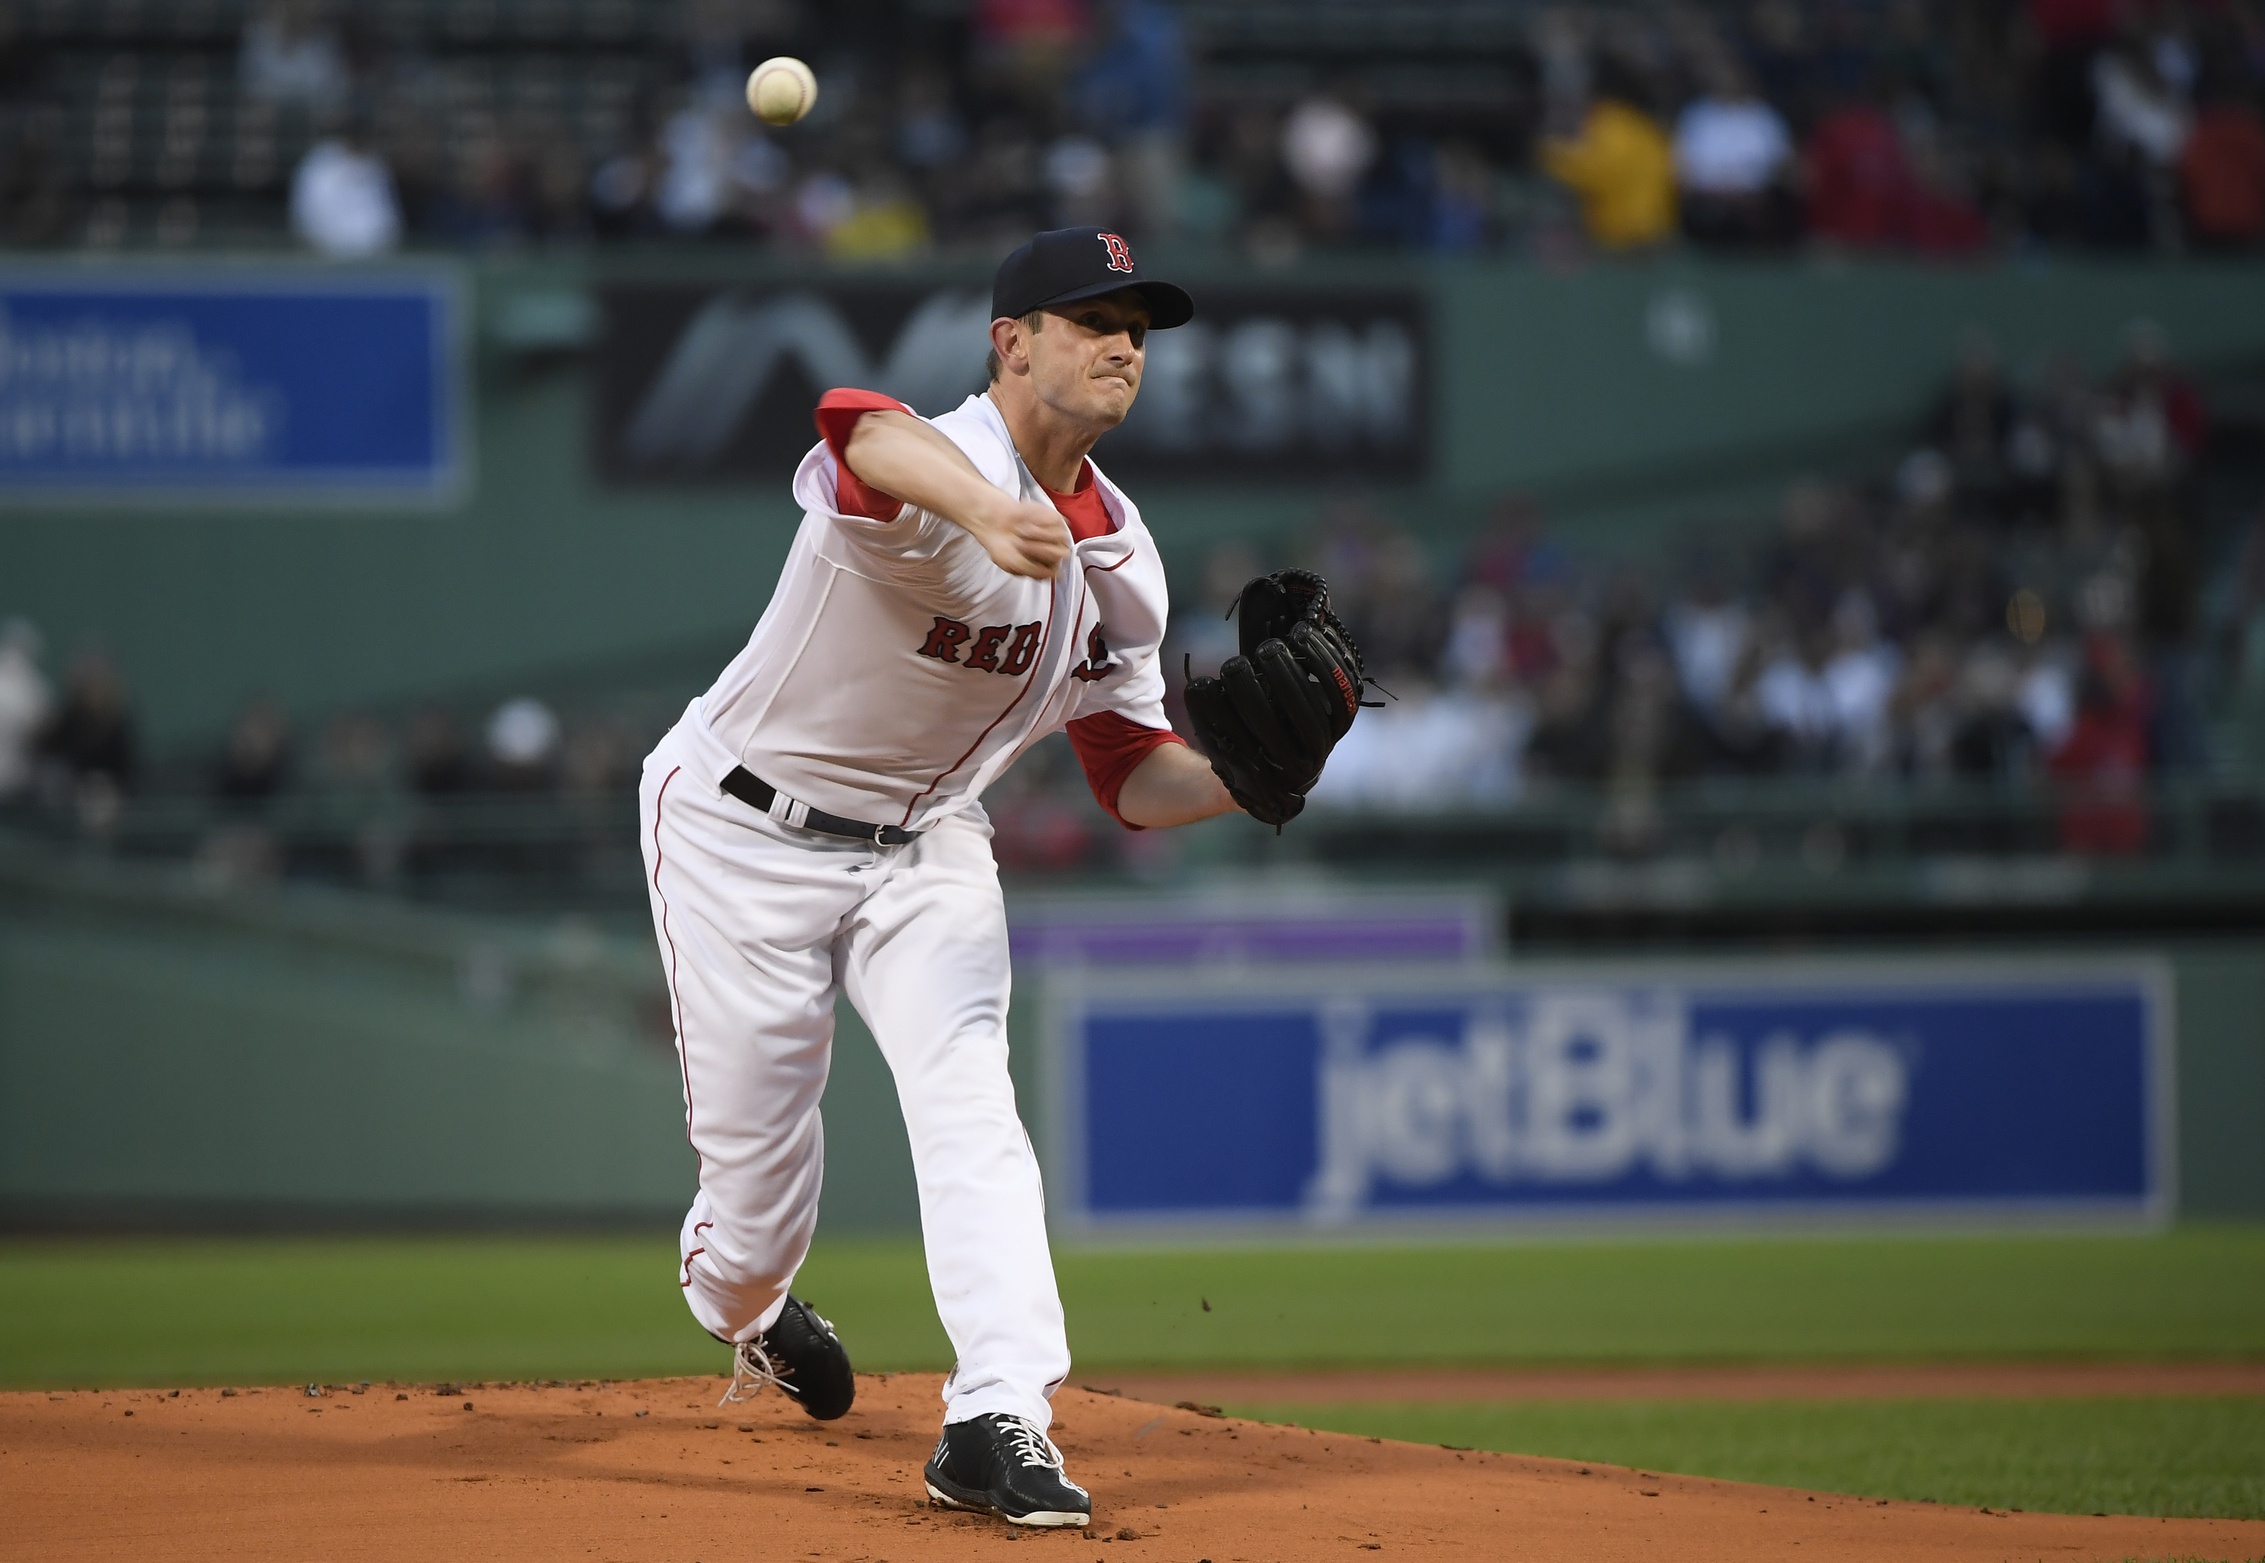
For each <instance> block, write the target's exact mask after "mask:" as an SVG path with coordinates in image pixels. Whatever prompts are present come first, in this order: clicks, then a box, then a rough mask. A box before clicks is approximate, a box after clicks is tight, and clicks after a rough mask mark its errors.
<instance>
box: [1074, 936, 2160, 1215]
mask: <svg viewBox="0 0 2265 1563" xmlns="http://www.w3.org/2000/svg"><path fill="white" fill-rule="evenodd" d="M2169 994H2170V985H2169V978H2168V976H2167V974H2166V973H2165V972H2164V971H2163V970H2161V969H2160V968H2158V967H2157V966H2156V965H2154V964H2152V963H2149V962H2146V961H2129V962H2123V963H2120V964H2119V963H2114V962H2110V963H2105V964H2103V963H2097V962H2087V963H2086V964H2085V965H2084V966H2083V967H2082V968H2081V969H2078V968H2073V967H2069V966H2064V965H2051V964H2040V963H2037V962H1992V963H1988V964H1981V963H1977V964H1975V965H1973V966H1959V965H1956V964H1946V963H1943V962H1929V963H1925V964H1916V963H1914V964H1910V965H1889V964H1872V965H1865V966H1861V967H1856V966H1847V967H1838V968H1832V969H1823V968H1816V967H1805V966H1778V967H1766V966H1741V967H1736V968H1732V967H1726V966H1725V967H1713V968H1706V969H1672V970H1671V969H1663V968H1657V967H1653V968H1618V969H1613V970H1610V971H1605V970H1600V969H1598V968H1594V967H1591V968H1584V969H1580V970H1572V969H1559V970H1542V969H1535V968H1517V969H1511V968H1502V967H1495V968H1482V969H1479V970H1478V971H1476V972H1474V970H1473V969H1472V968H1469V967H1463V968H1456V969H1447V970H1441V969H1437V968H1434V969H1432V970H1429V971H1415V970H1411V969H1407V968H1402V969H1400V970H1398V971H1392V970H1386V969H1379V970H1376V971H1374V972H1372V973H1370V974H1369V975H1367V976H1366V977H1364V978H1361V979H1357V980H1352V981H1343V980H1340V979H1338V978H1337V977H1335V976H1333V977H1332V979H1331V983H1330V985H1329V987H1328V988H1327V989H1326V990H1323V991H1317V989H1316V985H1315V983H1314V981H1313V977H1312V973H1311V971H1310V969H1309V970H1308V971H1306V972H1304V973H1297V972H1291V971H1287V970H1282V969H1273V970H1248V971H1245V972H1243V973H1240V974H1235V975H1231V976H1229V975H1220V976H1210V977H1206V976H1203V975H1200V974H1199V975H1194V976H1190V975H1189V974H1186V973H1179V974H1176V975H1175V978H1174V980H1173V981H1172V982H1170V983H1160V982H1157V981H1154V980H1152V979H1151V980H1146V981H1143V980H1141V979H1140V978H1139V977H1137V976H1134V975H1133V974H1129V973H1128V974H1124V975H1122V976H1106V975H1105V976H1101V977H1098V978H1092V979H1088V980H1082V981H1078V980H1069V981H1064V982H1061V983H1059V984H1057V986H1056V988H1055V990H1054V993H1053V1011H1054V1013H1053V1024H1052V1026H1051V1028H1050V1030H1051V1052H1050V1055H1049V1059H1048V1064H1049V1070H1050V1079H1049V1085H1050V1090H1051V1094H1052V1097H1053V1107H1054V1111H1053V1113H1052V1115H1051V1118H1050V1124H1051V1126H1052V1129H1053V1135H1052V1144H1051V1146H1050V1151H1051V1158H1052V1163H1053V1167H1052V1172H1051V1174H1050V1178H1049V1186H1050V1188H1051V1189H1052V1190H1053V1198H1054V1201H1055V1204H1056V1206H1057V1208H1058V1210H1059V1211H1060V1214H1061V1216H1062V1218H1063V1219H1064V1221H1065V1224H1067V1225H1069V1226H1071V1227H1083V1228H1088V1229H1107V1228H1133V1229H1143V1230H1149V1229H1157V1228H1175V1227H1190V1226H1219V1225H1222V1224H1225V1225H1246V1226H1260V1227H1264V1226H1316V1225H1318V1226H1324V1227H1327V1226H1342V1225H1347V1224H1352V1225H1362V1226H1377V1227H1383V1226H1391V1225H1394V1224H1411V1223H1426V1224H1437V1223H1442V1222H1463V1223H1467V1222H1472V1221H1478V1222H1487V1221H1496V1222H1500V1221H1516V1220H1523V1219H1532V1218H1547V1217H1552V1216H1559V1217H1574V1216H1584V1215H1633V1216H1639V1217H1646V1218H1661V1219H1682V1218H1707V1217H1722V1216H1745V1217H1764V1218H1767V1217H1770V1216H1773V1215H1774V1216H1779V1217H1802V1216H1806V1217H1811V1218H1813V1217H1816V1216H1819V1215H1823V1216H1827V1217H1830V1216H1833V1215H1837V1214H1846V1215H1849V1216H1863V1215H1865V1214H1877V1215H1894V1214H1907V1215H1924V1214H1928V1213H1936V1214H1942V1215H1946V1216H1947V1215H1956V1214H1960V1213H1965V1214H1976V1215H1979V1214H2018V1213H2022V1212H2033V1213H2038V1214H2050V1213H2055V1212H2059V1213H2064V1214H2098V1215H2107V1216H2125V1217H2135V1218H2141V1219H2164V1218H2167V1217H2168V1215H2169V1213H2170V1210H2171V1207H2172V1201H2173V1189H2172V1186H2171V1181H2172V1180H2171V1172H2170V1169H2171V1167H2172V1165H2173V1163H2172V1159H2171V1158H2172V1143H2171V1140H2172V1127H2171V1122H2172V1120H2171V1106H2172V1096H2171V1070H2172V1059H2171V1056H2170V1046H2171V1044H2170V1036H2171V1030H2170V1013H2169V1011H2170V998H2169Z"/></svg>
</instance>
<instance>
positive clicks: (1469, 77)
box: [0, 0, 2265, 261]
mask: <svg viewBox="0 0 2265 1563" xmlns="http://www.w3.org/2000/svg"><path fill="white" fill-rule="evenodd" d="M163 9H164V8H156V10H153V11H151V12H150V13H148V15H147V16H146V17H144V13H143V12H141V11H139V10H135V11H133V13H132V15H133V17H139V18H143V20H141V21H140V22H139V23H137V24H135V25H139V26H142V27H143V28H144V29H145V31H146V33H147V36H146V37H143V38H141V39H140V40H139V44H140V45H141V46H138V47H137V39H136V37H135V36H134V31H133V26H131V25H124V24H118V25H113V24H114V23H115V22H116V15H114V14H113V13H116V14H117V15H123V14H125V12H124V10H122V9H121V8H119V7H117V6H115V5H112V4H110V3H109V0H0V98H4V100H5V101H6V103H7V104H8V110H7V117H8V121H9V124H8V129H9V131H10V135H9V149H8V153H7V157H6V160H5V161H6V166H5V167H4V168H0V203H4V205H5V212H4V226H5V230H6V231H7V233H9V234H10V235H11V236H12V237H13V238H14V240H15V241H16V242H48V243H85V242H92V243H119V242H134V241H135V240H136V239H147V240H150V241H153V242H157V243H161V244H163V243H191V242H198V240H199V237H200V235H203V236H205V237H208V238H209V237H211V236H212V235H214V234H215V233H218V232H222V231H227V232H231V233H234V234H236V235H237V236H239V237H240V236H241V235H242V232H243V231H244V230H243V229H242V227H241V222H242V221H243V220H244V218H245V214H246V213H249V214H250V220H251V221H252V223H253V226H254V227H256V226H257V223H258V221H259V220H261V219H260V214H261V213H262V212H266V213H268V214H269V216H270V218H271V219H272V220H273V222H274V225H275V227H276V228H278V229H280V228H281V225H282V218H283V216H284V214H285V213H286V212H287V213H288V221H289V225H290V228H291V229H292V230H293V231H295V232H296V233H297V234H298V235H299V236H300V237H301V239H303V240H304V242H305V243H307V244H308V245H311V246H312V247H314V248H315V249H318V250H321V251H323V252H326V253H332V254H342V255H366V254H373V253H378V252H382V251H385V250H389V249H392V248H395V247H396V246H399V245H401V244H404V243H438V244H448V245H499V244H500V245H509V244H527V243H553V242H580V241H585V240H589V239H593V238H612V237H650V238H669V237H699V236H716V237H728V238H732V239H736V240H740V241H743V242H744V241H757V242H763V243H768V244H774V245H777V246H781V247H786V248H789V249H795V250H804V251H812V252H820V253H825V254H830V255H833V256H836V257H842V258H870V257H886V256H896V255H904V254H908V253H912V252H916V251H919V250H922V249H924V248H927V247H929V246H932V245H939V244H941V245H947V246H960V247H969V248H976V249H991V250H995V249H999V248H1002V247H1004V246H1006V245H1008V244H1011V243H1013V242H1015V241H1016V240H1017V239H1019V238H1020V237H1021V236H1023V235H1026V234H1027V233H1028V232H1029V231H1031V230H1032V229H1033V228H1037V227H1042V226H1052V225H1056V224H1062V223H1070V222H1098V223H1104V224H1110V225H1114V226H1117V227H1119V228H1121V229H1122V230H1124V231H1125V232H1127V233H1129V234H1132V235H1133V236H1135V237H1136V238H1140V239H1151V238H1188V239H1194V240H1206V241H1212V242H1218V243H1229V244H1234V245H1238V246H1240V247H1241V248H1243V249H1244V250H1245V251H1246V252H1247V253H1249V254H1251V255H1252V256H1254V257H1255V258H1257V259H1260V260H1262V261H1264V260H1282V259H1288V258H1290V257H1292V256H1294V255H1295V254H1297V253H1298V252H1300V251H1301V250H1303V249H1307V248H1311V247H1337V246H1346V245H1366V246H1371V247H1393V248H1403V249H1416V250H1431V251H1446V252H1471V251H1497V250H1512V251H1525V252H1533V253H1538V254H1540V255H1541V256H1543V257H1544V258H1552V259H1562V258H1567V257H1568V256H1570V255H1572V254H1576V253H1578V252H1580V251H1581V250H1584V249H1586V248H1590V247H1600V248H1603V249H1607V250H1615V251H1625V250H1640V249H1645V248H1649V247H1654V246H1658V245H1661V244H1665V243H1670V242H1680V241H1681V240H1688V241H1689V242H1691V243H1693V244H1697V245H1702V246H1722V247H1736V248H1784V247H1788V246H1792V245H1794V244H1797V243H1801V242H1805V241H1807V242H1814V243H1816V244H1819V245H1826V246H1834V247H1842V248H1850V249H1881V248H1887V249H1904V250H1916V251H1920V252H1928V253H1937V254H1962V253H1968V252H1973V251H1976V250H1981V249H1985V248H1997V249H2004V248H2020V247H2025V246H2031V245H2038V244H2044V245H2081V246H2095V247H2104V248H2115V249H2127V250H2130V249H2146V248H2152V249H2156V250H2174V249H2185V248H2211V249H2244V248H2251V247H2255V246H2257V245H2259V244H2260V243H2261V242H2265V121H2261V120H2260V117H2259V102H2260V89H2261V87H2265V7H2261V5H2260V0H1751V3H1735V4H1733V3H1727V0H1724V3H1715V4H1705V3H1692V0H1686V3H1680V4H1671V3H1656V4H1655V3H1602V0H1597V3H1570V4H1553V5H1545V4H1527V3H1519V0H1425V3H1421V4H1395V3H1393V0H1311V3H1310V4H1305V5H1281V4H1260V3H1256V0H1185V3H1178V4H1175V3H1168V0H950V3H945V0H840V3H829V4H819V3H817V0H644V3H639V0H482V3H481V4H479V5H477V6H472V5H466V6H445V5H436V6H425V5H422V4H420V3H419V0H227V3H222V0H204V3H203V4H202V5H201V6H200V7H198V8H197V10H198V14H199V15H204V14H206V13H213V14H224V15H225V16H227V17H230V18H233V21H232V23H231V24H230V27H231V28H232V31H231V30H223V31H221V32H219V33H208V34H207V35H204V36H201V37H198V38H195V39H191V40H189V41H188V42H183V41H182V40H181V39H180V38H179V36H178V31H179V30H178V29H174V30H171V31H168V30H167V29H166V27H165V26H164V25H163V24H162V20H161V19H160V18H159V14H158V13H159V12H161V11H162V10H163ZM74 17H77V18H78V19H79V20H78V22H77V23H73V21H72V18H74ZM55 18H61V20H60V21H55V25H54V26H52V27H47V28H46V30H44V31H42V30H40V28H35V27H34V26H32V25H31V24H32V23H33V22H35V21H36V22H40V23H41V24H42V26H45V24H46V23H47V22H49V21H53V20H54V19H55ZM184 25H186V24H184ZM777 53H794V54H799V55H802V56H804V57H807V58H808V59H809V60H810V61H812V63H813V64H814V65H815V66H816V68H817V71H818V73H819V78H820V82H821V93H820V98H819V102H818V106H817V109H816V111H815V113H814V114H813V115H812V117H811V118H810V119H809V120H807V121H805V122H804V123H803V124H800V125H797V126H794V127H791V128H789V129H786V130H783V131H772V130H767V129H765V128H764V127H763V126H762V125H760V124H759V123H758V122H757V121H756V120H755V119H754V118H753V117H752V116H751V115H750V114H749V113H748V111H747V109H746V107H745V104H744V102H743V99H742V88H743V83H744V80H745V76H746V73H747V71H748V69H749V68H750V67H751V66H752V65H753V64H755V63H756V62H757V61H759V60H761V59H762V58H764V57H766V56H769V55H772V54H777ZM263 203H264V204H263ZM137 207H148V208H150V209H152V210H153V211H154V214H155V215H154V216H153V217H152V218H151V219H150V221H149V223H148V224H147V225H137V221H136V219H135V217H134V212H135V211H136V209H137ZM230 212H233V213H235V214H236V217H237V220H238V222H239V226H238V227H237V228H235V229H227V228H226V225H225V223H224V222H223V220H222V219H223V218H224V217H225V216H226V214H228V213H230Z"/></svg>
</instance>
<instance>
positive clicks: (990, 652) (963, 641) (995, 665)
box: [918, 613, 1046, 678]
mask: <svg viewBox="0 0 2265 1563" xmlns="http://www.w3.org/2000/svg"><path fill="white" fill-rule="evenodd" d="M1045 629H1046V626H1045V624H1044V622H1043V621H1042V620H1038V619H1033V620H1031V621H1030V622H1029V623H1028V624H987V625H985V626H984V627H983V628H982V629H979V630H978V629H971V628H970V627H968V626H967V625H965V624H962V623H960V621H959V620H957V619H947V618H945V617H944V616H943V615H942V614H940V613H939V614H937V615H936V622H935V623H934V624H933V625H932V626H930V628H929V630H928V638H927V639H926V640H924V641H922V642H921V643H920V645H919V647H918V650H919V653H920V655H921V656H924V657H934V658H935V659H936V660H937V661H938V662H956V663H958V664H959V665H960V666H961V667H964V668H971V669H973V670H974V671H976V672H978V673H1004V674H1006V675H1007V676H1008V677H1009V678H1019V677H1020V676H1022V675H1023V674H1025V673H1027V672H1029V671H1030V665H1031V664H1032V663H1033V662H1036V661H1037V660H1038V642H1039V640H1040V638H1041V637H1042V636H1043V635H1044V633H1045ZM970 640H972V641H973V644H972V645H970V644H969V642H970ZM962 646H966V647H967V658H966V660H965V661H961V659H960V654H959V651H960V647H962Z"/></svg>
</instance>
